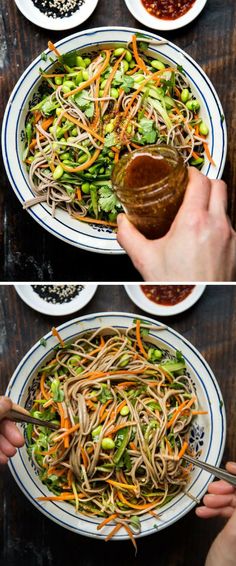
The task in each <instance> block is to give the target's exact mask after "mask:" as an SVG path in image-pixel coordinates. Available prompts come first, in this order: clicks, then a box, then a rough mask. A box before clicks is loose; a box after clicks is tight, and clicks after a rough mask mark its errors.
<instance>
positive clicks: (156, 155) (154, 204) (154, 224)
mask: <svg viewBox="0 0 236 566" xmlns="http://www.w3.org/2000/svg"><path fill="white" fill-rule="evenodd" d="M187 182H188V172H187V167H186V166H185V164H184V161H183V159H182V157H181V155H180V154H179V153H178V151H177V150H176V149H175V148H174V147H172V146H168V145H150V146H146V147H144V148H140V149H137V150H135V151H132V152H130V153H127V154H125V155H124V156H122V157H121V159H120V160H119V162H118V163H117V165H115V167H114V170H113V173H112V185H113V189H114V191H115V192H116V194H117V196H118V198H119V200H120V202H121V203H122V205H123V207H124V210H125V212H126V214H127V216H128V218H129V220H130V221H131V222H132V223H133V224H134V225H135V226H136V228H138V230H139V231H140V232H142V234H144V235H145V236H146V237H147V238H150V239H155V238H161V237H162V236H164V235H165V234H166V233H167V232H168V230H169V228H170V226H171V224H172V222H173V220H174V218H175V216H176V214H177V212H178V210H179V207H180V205H181V203H182V201H183V197H184V193H185V189H186V186H187Z"/></svg>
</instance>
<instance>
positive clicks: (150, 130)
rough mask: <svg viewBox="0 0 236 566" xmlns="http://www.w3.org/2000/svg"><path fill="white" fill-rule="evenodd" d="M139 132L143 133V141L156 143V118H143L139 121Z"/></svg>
mask: <svg viewBox="0 0 236 566" xmlns="http://www.w3.org/2000/svg"><path fill="white" fill-rule="evenodd" d="M139 132H140V133H141V135H142V139H141V142H142V143H144V144H146V143H147V144H148V143H155V141H156V139H157V131H156V129H155V125H154V120H148V119H147V118H142V119H141V120H140V122H139Z"/></svg>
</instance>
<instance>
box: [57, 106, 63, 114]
mask: <svg viewBox="0 0 236 566" xmlns="http://www.w3.org/2000/svg"><path fill="white" fill-rule="evenodd" d="M62 112H63V109H62V108H57V109H56V115H57V116H60V114H61V113H62Z"/></svg>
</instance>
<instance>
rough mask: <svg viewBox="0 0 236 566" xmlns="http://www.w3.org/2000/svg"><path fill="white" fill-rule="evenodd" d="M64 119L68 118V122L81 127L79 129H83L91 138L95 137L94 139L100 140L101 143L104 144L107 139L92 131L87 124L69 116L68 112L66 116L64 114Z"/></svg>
mask: <svg viewBox="0 0 236 566" xmlns="http://www.w3.org/2000/svg"><path fill="white" fill-rule="evenodd" d="M63 116H64V118H66V120H69V121H70V122H73V124H76V126H79V128H82V129H83V130H85V131H86V132H88V133H89V134H91V136H93V137H94V138H96V139H97V140H99V141H100V142H102V143H104V142H105V139H104V138H103V137H102V136H100V135H99V134H97V133H96V132H94V130H92V129H91V128H90V127H89V126H87V125H86V124H83V122H80V120H77V118H74V116H71V115H70V114H67V112H65V114H63Z"/></svg>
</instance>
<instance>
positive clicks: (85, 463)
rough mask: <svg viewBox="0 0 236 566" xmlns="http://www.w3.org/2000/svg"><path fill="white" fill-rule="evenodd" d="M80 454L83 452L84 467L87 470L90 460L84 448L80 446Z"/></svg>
mask: <svg viewBox="0 0 236 566" xmlns="http://www.w3.org/2000/svg"><path fill="white" fill-rule="evenodd" d="M80 452H81V456H82V460H83V464H84V467H85V469H87V467H88V463H89V459H88V456H87V453H86V450H85V449H84V448H83V446H80Z"/></svg>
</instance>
